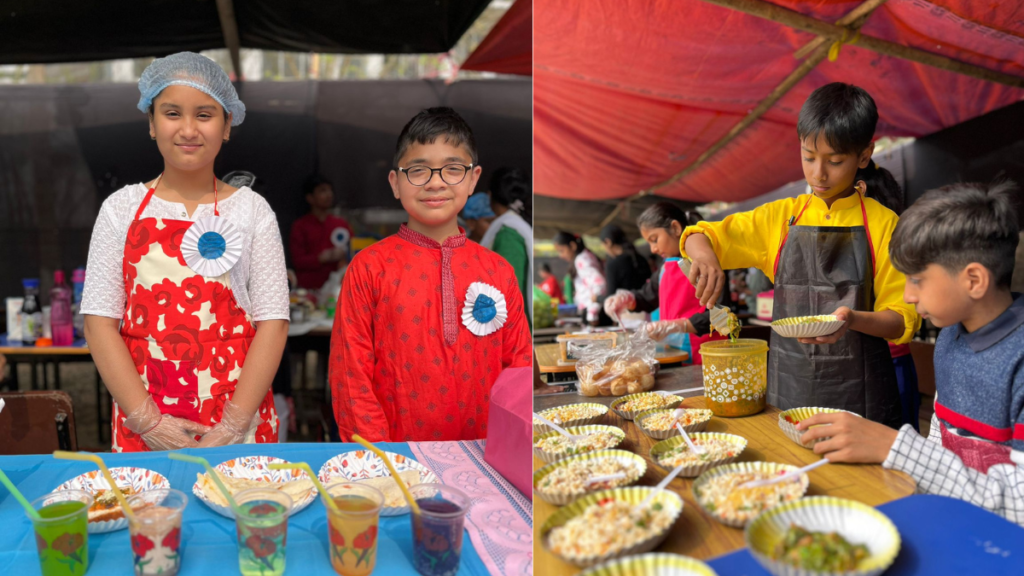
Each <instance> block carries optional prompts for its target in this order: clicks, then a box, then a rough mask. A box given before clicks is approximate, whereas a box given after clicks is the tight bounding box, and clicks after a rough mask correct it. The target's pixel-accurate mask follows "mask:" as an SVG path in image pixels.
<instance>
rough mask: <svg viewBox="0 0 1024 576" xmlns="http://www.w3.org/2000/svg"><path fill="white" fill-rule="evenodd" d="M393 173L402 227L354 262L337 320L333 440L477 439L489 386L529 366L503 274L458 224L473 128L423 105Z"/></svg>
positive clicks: (515, 293)
mask: <svg viewBox="0 0 1024 576" xmlns="http://www.w3.org/2000/svg"><path fill="white" fill-rule="evenodd" d="M394 166H395V168H394V170H392V171H391V173H390V174H389V175H388V180H389V181H390V183H391V189H392V191H393V192H394V194H395V198H396V199H397V200H399V201H401V203H402V207H403V208H404V209H405V210H406V212H408V213H409V221H408V223H406V224H403V225H402V227H401V229H400V230H399V232H398V234H395V235H394V236H390V237H388V238H386V239H384V240H383V241H381V242H379V243H377V244H374V245H373V246H371V247H369V248H366V249H364V250H363V251H361V252H360V253H359V254H357V255H356V257H355V258H353V260H352V264H351V265H350V266H349V268H348V272H347V273H346V274H345V280H344V283H343V285H342V288H341V302H340V308H339V312H338V313H337V314H336V316H335V320H334V333H333V335H332V338H331V362H330V376H329V380H330V382H331V389H332V392H333V398H334V414H335V418H336V419H337V421H338V429H339V432H340V435H341V439H342V441H348V440H349V439H350V438H351V436H352V434H353V433H357V434H359V435H360V436H362V437H364V438H366V439H367V440H370V441H374V442H380V441H384V442H405V441H440V440H472V439H478V438H484V437H486V435H487V419H488V408H489V402H490V389H491V385H492V384H493V383H494V381H495V380H496V379H497V378H498V375H499V374H500V373H501V371H502V370H504V369H505V368H509V367H519V366H529V365H530V364H531V362H532V346H531V339H530V333H529V330H528V328H527V323H526V316H525V314H524V311H523V300H522V296H521V295H520V293H519V286H518V283H517V281H516V276H515V273H514V272H513V270H512V267H511V266H509V264H508V263H507V262H506V261H505V260H504V259H503V258H501V257H500V256H498V255H497V254H495V253H493V252H491V251H489V250H487V249H485V248H482V247H480V246H479V245H478V244H476V243H472V242H467V241H466V235H465V231H463V230H462V229H461V228H459V226H458V224H457V222H456V219H457V217H458V214H459V212H460V211H461V210H462V208H463V207H464V206H465V205H466V200H467V198H469V196H470V194H472V192H473V190H474V188H475V187H476V183H477V180H478V179H479V178H480V171H481V169H480V167H479V166H478V165H477V155H476V144H475V142H474V139H473V132H472V130H470V128H469V126H468V125H467V124H466V122H465V121H464V120H463V119H462V118H461V117H460V116H459V115H458V114H457V113H456V112H455V111H454V110H452V109H451V108H429V109H427V110H424V111H422V112H420V113H419V114H417V115H416V116H415V117H414V118H413V119H412V120H411V121H409V123H408V124H406V126H405V128H404V129H403V130H402V133H401V135H400V136H399V137H398V146H397V150H396V153H395V163H394Z"/></svg>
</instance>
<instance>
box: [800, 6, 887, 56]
mask: <svg viewBox="0 0 1024 576" xmlns="http://www.w3.org/2000/svg"><path fill="white" fill-rule="evenodd" d="M882 4H885V0H867V2H864V3H863V4H861V5H860V6H857V7H856V8H854V9H853V10H851V11H850V12H849V13H848V14H847V15H845V16H843V17H842V18H840V19H839V20H836V26H843V27H845V28H849V29H851V30H860V28H861V26H863V25H864V22H865V21H867V19H868V16H870V15H871V13H872V12H874V10H875V8H878V7H879V6H881V5H882ZM827 41H828V38H825V37H824V36H818V37H817V38H815V39H814V40H811V41H810V42H808V43H807V44H804V46H803V47H802V48H800V49H799V50H797V51H796V52H794V53H793V57H794V58H796V59H797V60H803V59H804V57H806V56H807V55H808V54H810V53H811V52H813V51H814V49H815V48H817V47H818V46H821V45H822V44H824V43H825V42H827Z"/></svg>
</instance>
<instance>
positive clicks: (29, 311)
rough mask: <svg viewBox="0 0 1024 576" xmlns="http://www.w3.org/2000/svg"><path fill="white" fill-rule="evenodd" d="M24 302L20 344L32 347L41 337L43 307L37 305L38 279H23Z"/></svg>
mask: <svg viewBox="0 0 1024 576" xmlns="http://www.w3.org/2000/svg"><path fill="white" fill-rule="evenodd" d="M21 285H22V286H23V287H24V288H25V302H24V304H22V306H21V342H22V344H25V345H29V346H31V345H34V344H35V343H36V340H38V339H39V338H42V337H43V307H42V306H40V304H39V278H25V279H24V280H22V281H21Z"/></svg>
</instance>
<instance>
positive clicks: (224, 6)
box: [217, 0, 242, 82]
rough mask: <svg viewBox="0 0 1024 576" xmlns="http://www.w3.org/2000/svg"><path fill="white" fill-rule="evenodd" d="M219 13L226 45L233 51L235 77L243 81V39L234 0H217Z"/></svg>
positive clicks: (232, 61) (232, 63) (232, 62)
mask: <svg viewBox="0 0 1024 576" xmlns="http://www.w3.org/2000/svg"><path fill="white" fill-rule="evenodd" d="M217 15H218V16H219V17H220V29H221V31H222V32H223V33H224V45H225V46H227V47H228V51H229V52H230V53H231V66H232V68H234V69H235V77H236V78H237V79H238V81H239V82H241V81H242V60H241V55H240V50H241V39H240V38H239V36H238V21H237V20H235V7H234V4H233V3H232V1H231V0H217Z"/></svg>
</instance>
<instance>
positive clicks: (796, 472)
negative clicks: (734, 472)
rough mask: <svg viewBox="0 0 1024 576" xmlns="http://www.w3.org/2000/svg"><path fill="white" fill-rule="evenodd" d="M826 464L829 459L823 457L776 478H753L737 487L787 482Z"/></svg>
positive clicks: (756, 486)
mask: <svg viewBox="0 0 1024 576" xmlns="http://www.w3.org/2000/svg"><path fill="white" fill-rule="evenodd" d="M825 464H828V460H826V459H825V458H822V459H821V460H818V461H817V462H815V463H814V464H808V465H807V466H804V467H803V468H797V469H796V470H793V471H792V472H787V473H785V474H782V475H780V476H776V477H775V478H768V479H765V480H751V481H750V482H744V483H743V484H740V485H739V486H737V487H736V488H758V487H761V486H768V485H771V484H778V483H779V482H785V481H787V480H792V479H793V478H796V477H797V476H800V475H801V474H805V473H807V472H810V471H811V470H814V469H815V468H817V467H819V466H824V465H825Z"/></svg>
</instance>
